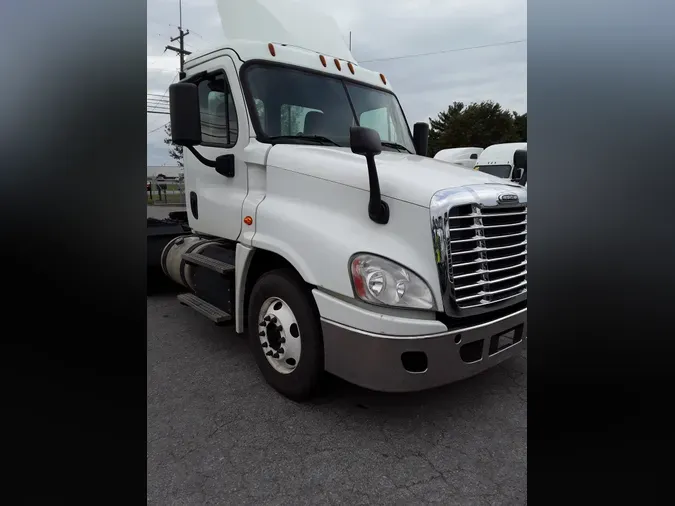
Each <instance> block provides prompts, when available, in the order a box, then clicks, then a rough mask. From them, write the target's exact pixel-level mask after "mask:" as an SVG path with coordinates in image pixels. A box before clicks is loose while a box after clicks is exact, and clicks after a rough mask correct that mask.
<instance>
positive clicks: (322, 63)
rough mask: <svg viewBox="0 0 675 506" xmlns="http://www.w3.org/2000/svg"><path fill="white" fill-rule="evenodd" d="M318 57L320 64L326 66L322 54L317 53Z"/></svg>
mask: <svg viewBox="0 0 675 506" xmlns="http://www.w3.org/2000/svg"><path fill="white" fill-rule="evenodd" d="M319 59H320V60H321V65H323V66H324V67H325V66H326V58H324V56H323V55H319Z"/></svg>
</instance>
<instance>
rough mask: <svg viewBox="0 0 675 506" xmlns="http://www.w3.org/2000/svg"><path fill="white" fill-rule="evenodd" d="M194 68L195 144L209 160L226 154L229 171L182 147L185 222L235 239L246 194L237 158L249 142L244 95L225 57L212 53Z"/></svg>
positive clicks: (242, 165) (243, 165) (242, 166)
mask: <svg viewBox="0 0 675 506" xmlns="http://www.w3.org/2000/svg"><path fill="white" fill-rule="evenodd" d="M195 70H196V72H197V73H198V75H200V77H199V78H198V79H197V80H194V81H193V82H194V83H195V84H196V85H197V89H198V92H199V109H200V116H201V128H202V143H201V145H200V146H197V147H196V148H195V149H196V150H197V151H198V152H199V153H200V154H201V155H202V156H204V157H205V158H208V159H210V160H215V159H216V158H217V157H219V156H222V155H229V156H230V157H231V158H230V161H231V163H232V164H233V166H234V171H233V173H231V174H228V175H223V174H220V173H218V172H216V170H215V169H214V168H211V167H207V166H206V165H203V164H202V163H201V162H199V160H197V158H195V157H194V155H192V153H190V152H189V151H188V150H187V149H185V150H184V151H183V153H184V159H185V180H186V201H187V211H188V216H189V218H190V226H191V227H192V228H193V229H194V230H195V231H197V232H201V233H204V234H209V235H214V236H216V237H223V238H225V239H231V240H236V239H237V238H238V237H239V234H240V233H241V228H242V214H241V213H242V204H243V202H244V199H245V198H246V195H247V193H248V175H247V166H246V163H245V162H244V161H243V158H242V155H243V152H244V148H245V147H246V145H247V144H248V142H249V128H248V115H247V114H246V110H245V105H244V104H245V102H244V96H243V94H242V92H241V89H240V87H239V79H238V78H237V70H236V67H235V65H234V62H233V61H232V59H231V58H230V57H229V56H220V57H217V58H214V59H213V60H211V61H209V62H207V63H205V64H204V65H201V66H200V67H199V69H195ZM202 72H205V73H204V74H202Z"/></svg>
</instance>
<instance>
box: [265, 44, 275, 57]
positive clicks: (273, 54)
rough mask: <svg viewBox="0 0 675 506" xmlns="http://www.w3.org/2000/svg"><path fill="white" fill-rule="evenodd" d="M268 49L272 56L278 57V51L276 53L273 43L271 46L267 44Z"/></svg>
mask: <svg viewBox="0 0 675 506" xmlns="http://www.w3.org/2000/svg"><path fill="white" fill-rule="evenodd" d="M267 49H269V50H270V54H271V55H272V56H276V55H277V51H276V49H274V44H272V43H271V42H270V43H269V44H267Z"/></svg>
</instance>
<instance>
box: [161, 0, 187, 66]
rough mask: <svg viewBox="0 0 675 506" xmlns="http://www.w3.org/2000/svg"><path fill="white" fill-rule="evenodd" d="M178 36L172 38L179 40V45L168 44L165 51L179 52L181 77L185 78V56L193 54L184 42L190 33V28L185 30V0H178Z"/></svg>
mask: <svg viewBox="0 0 675 506" xmlns="http://www.w3.org/2000/svg"><path fill="white" fill-rule="evenodd" d="M178 17H179V21H178V34H179V35H178V37H173V38H172V39H171V42H175V41H179V47H174V46H166V48H165V49H164V51H166V50H167V49H168V50H170V51H174V52H175V53H178V55H179V56H180V72H179V74H178V77H179V79H183V78H185V72H184V70H183V67H184V66H185V56H186V55H189V54H192V53H191V52H190V51H186V50H185V45H184V43H183V39H184V38H185V36H186V35H188V34H189V33H190V30H185V31H183V0H178Z"/></svg>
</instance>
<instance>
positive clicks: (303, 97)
mask: <svg viewBox="0 0 675 506" xmlns="http://www.w3.org/2000/svg"><path fill="white" fill-rule="evenodd" d="M243 77H244V86H245V87H246V91H247V93H248V94H249V99H252V100H253V102H254V104H255V110H256V113H257V116H258V120H259V124H258V125H255V128H256V132H257V134H258V139H259V140H260V141H262V142H293V143H307V144H316V143H319V144H326V145H338V146H343V147H348V146H349V128H350V127H352V126H356V125H360V126H364V127H368V128H372V129H374V130H376V131H377V132H378V133H379V134H380V139H381V140H382V142H383V149H385V150H390V151H403V152H405V150H407V151H409V152H411V153H414V152H415V149H414V145H413V142H412V138H411V136H410V131H409V129H408V125H407V123H406V121H405V117H404V116H403V111H402V110H401V106H400V105H399V103H398V100H397V99H396V97H395V96H394V95H393V94H392V93H389V92H386V91H381V90H377V89H375V88H371V87H369V86H365V85H359V84H353V83H351V82H347V81H344V80H342V79H339V78H337V77H331V76H327V75H322V74H315V73H311V72H306V71H302V70H295V69H291V68H287V67H281V66H276V65H264V64H255V65H253V66H251V67H250V68H248V69H247V70H246V71H245V72H244V76H243ZM352 106H353V108H352ZM385 143H390V144H391V145H390V146H387V145H386V144H385ZM396 144H398V145H400V147H395V146H394V145H396Z"/></svg>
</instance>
